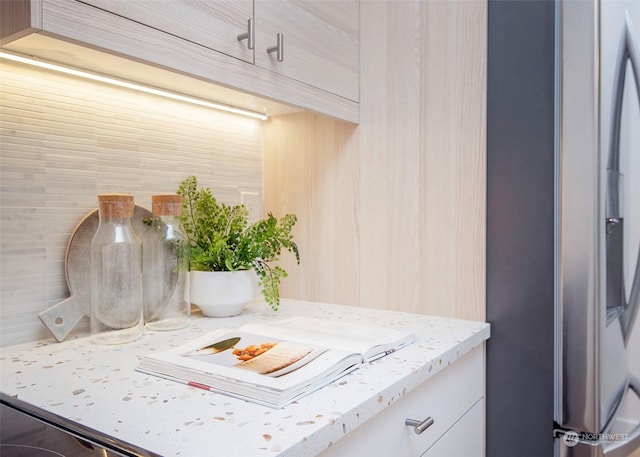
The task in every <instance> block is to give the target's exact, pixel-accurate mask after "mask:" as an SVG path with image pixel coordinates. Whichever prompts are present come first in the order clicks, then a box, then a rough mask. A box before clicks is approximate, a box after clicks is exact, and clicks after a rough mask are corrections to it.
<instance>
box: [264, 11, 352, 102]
mask: <svg viewBox="0 0 640 457" xmlns="http://www.w3.org/2000/svg"><path fill="white" fill-rule="evenodd" d="M255 21H256V27H255V29H256V60H255V63H256V65H258V66H260V67H263V68H266V69H268V70H271V71H274V72H276V73H279V74H282V75H285V76H288V77H290V78H293V79H296V80H298V81H302V82H305V83H308V84H310V85H312V86H314V87H319V88H321V89H324V90H326V91H328V92H331V93H334V94H337V95H340V96H342V97H345V98H348V99H349V100H354V101H357V100H358V98H359V97H358V95H359V88H360V86H359V58H360V55H359V51H360V46H359V41H360V36H359V35H360V32H359V4H358V2H357V1H308V0H307V1H289V0H255ZM279 33H280V34H282V36H283V44H284V53H283V58H282V61H281V62H279V61H278V60H277V56H276V53H275V52H273V53H268V52H267V51H266V50H267V49H268V48H270V47H275V46H276V44H277V35H278V34H279Z"/></svg>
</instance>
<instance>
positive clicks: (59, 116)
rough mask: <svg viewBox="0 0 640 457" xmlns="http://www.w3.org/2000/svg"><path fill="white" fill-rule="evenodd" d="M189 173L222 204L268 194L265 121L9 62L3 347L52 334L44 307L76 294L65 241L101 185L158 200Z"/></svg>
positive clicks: (0, 192) (1, 147)
mask: <svg viewBox="0 0 640 457" xmlns="http://www.w3.org/2000/svg"><path fill="white" fill-rule="evenodd" d="M191 175H195V176H197V177H198V181H199V183H200V184H201V185H203V186H208V187H211V189H212V191H213V193H214V195H215V196H216V197H217V198H218V199H219V200H221V201H224V202H225V203H240V192H241V191H249V192H260V193H262V123H261V121H257V120H253V119H248V118H243V117H240V116H236V115H232V114H227V113H222V112H216V111H212V110H209V109H205V108H201V107H197V106H191V105H187V104H183V103H180V102H175V101H171V100H166V99H162V98H160V97H156V96H153V95H148V94H143V93H139V92H135V91H131V90H126V89H119V88H113V87H110V86H105V85H103V84H100V83H96V82H92V81H85V80H80V79H78V78H74V77H70V76H65V75H59V74H56V73H52V72H48V71H45V70H40V69H34V68H30V67H27V66H23V65H21V64H15V63H7V62H4V61H1V62H0V316H1V319H0V346H6V345H9V344H15V343H20V342H25V341H33V340H36V339H40V338H46V337H48V336H49V332H48V331H47V329H46V328H45V327H44V325H42V323H41V322H40V320H39V319H38V317H37V315H38V313H39V312H41V311H43V310H45V309H46V308H48V307H49V306H52V305H54V304H56V303H57V302H59V301H61V300H63V299H64V298H66V297H68V296H69V291H68V289H67V286H66V279H65V274H64V256H65V250H66V245H67V242H68V240H69V237H70V236H71V233H72V231H73V229H74V228H75V226H76V225H77V224H78V223H79V222H80V220H81V219H82V218H83V217H84V216H85V215H86V214H87V213H89V212H90V211H92V210H93V209H94V208H96V207H97V195H98V194H100V193H104V192H127V193H131V194H133V195H134V197H135V200H136V204H138V205H140V206H143V207H146V208H150V199H151V195H153V194H155V193H166V192H175V191H176V189H177V188H178V185H179V184H180V182H181V181H182V180H183V179H184V178H186V177H187V176H191ZM86 327H87V325H86V322H85V323H83V324H82V325H81V326H79V328H78V331H79V332H83V331H86Z"/></svg>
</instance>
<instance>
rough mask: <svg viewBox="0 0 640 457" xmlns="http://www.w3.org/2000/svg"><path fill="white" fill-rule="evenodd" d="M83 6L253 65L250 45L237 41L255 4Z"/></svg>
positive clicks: (92, 0) (161, 1)
mask: <svg viewBox="0 0 640 457" xmlns="http://www.w3.org/2000/svg"><path fill="white" fill-rule="evenodd" d="M83 3H87V4H89V5H92V6H95V7H97V8H100V9H103V10H105V11H109V12H110V13H114V14H117V15H119V16H122V17H125V18H127V19H131V20H133V21H136V22H139V23H140V24H144V25H148V26H150V27H153V28H155V29H157V30H161V31H163V32H166V33H170V34H172V35H175V36H177V37H180V38H183V39H185V40H188V41H191V42H193V43H196V44H200V45H202V46H206V47H208V48H210V49H213V50H216V51H219V52H222V53H224V54H227V55H229V56H232V57H235V58H238V59H242V60H244V61H246V62H251V63H253V51H251V50H249V49H248V48H247V44H246V43H247V42H246V41H244V42H240V41H238V39H237V37H238V35H239V34H241V33H243V32H246V31H247V20H248V19H249V18H252V17H253V0H227V1H221V0H215V1H211V0H209V1H205V2H203V1H194V0H135V1H113V0H83Z"/></svg>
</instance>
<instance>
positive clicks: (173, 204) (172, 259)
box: [142, 194, 191, 330]
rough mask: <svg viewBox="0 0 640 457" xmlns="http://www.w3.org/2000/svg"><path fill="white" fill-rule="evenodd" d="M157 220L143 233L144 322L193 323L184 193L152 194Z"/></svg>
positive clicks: (158, 326)
mask: <svg viewBox="0 0 640 457" xmlns="http://www.w3.org/2000/svg"><path fill="white" fill-rule="evenodd" d="M151 206H152V212H153V221H152V224H151V228H150V229H149V230H147V231H146V232H145V234H144V235H143V237H142V275H143V290H144V292H143V295H144V322H145V325H146V327H147V328H149V329H151V330H176V329H180V328H184V327H186V326H187V325H188V324H189V317H190V313H191V311H190V309H191V300H190V299H189V256H188V251H187V243H186V238H185V236H184V235H183V233H182V232H181V229H180V215H181V214H182V197H181V196H180V195H175V194H171V195H154V196H152V197H151Z"/></svg>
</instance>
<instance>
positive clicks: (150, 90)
mask: <svg viewBox="0 0 640 457" xmlns="http://www.w3.org/2000/svg"><path fill="white" fill-rule="evenodd" d="M0 58H2V59H7V60H12V61H14V62H20V63H24V64H27V65H32V66H35V67H39V68H45V69H47V70H53V71H57V72H59V73H64V74H67V75H72V76H79V77H81V78H86V79H90V80H93V81H98V82H102V83H105V84H110V85H112V86H118V87H124V88H127V89H132V90H137V91H140V92H145V93H147V94H154V95H159V96H161V97H165V98H170V99H172V100H178V101H181V102H186V103H191V104H193V105H199V106H204V107H206V108H212V109H216V110H219V111H226V112H228V113H234V114H240V115H242V116H248V117H252V118H255V119H260V120H263V121H265V120H267V119H268V116H267V115H266V114H262V113H258V112H255V111H249V110H245V109H242V108H236V107H234V106H231V105H224V104H221V103H215V102H211V101H208V100H203V99H200V98H195V97H189V96H187V95H182V94H178V93H175V92H169V91H166V90H162V89H156V88H154V87H150V86H145V85H143V84H138V83H134V82H130V81H125V80H121V79H116V78H110V77H108V76H103V75H99V74H96V73H90V72H88V71H84V70H77V69H75V68H70V67H65V66H62V65H58V64H54V63H50V62H46V61H43V60H35V59H32V58H29V57H24V56H21V55H18V54H12V53H8V52H4V51H0Z"/></svg>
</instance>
